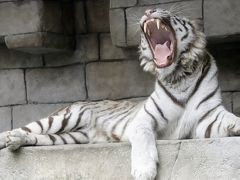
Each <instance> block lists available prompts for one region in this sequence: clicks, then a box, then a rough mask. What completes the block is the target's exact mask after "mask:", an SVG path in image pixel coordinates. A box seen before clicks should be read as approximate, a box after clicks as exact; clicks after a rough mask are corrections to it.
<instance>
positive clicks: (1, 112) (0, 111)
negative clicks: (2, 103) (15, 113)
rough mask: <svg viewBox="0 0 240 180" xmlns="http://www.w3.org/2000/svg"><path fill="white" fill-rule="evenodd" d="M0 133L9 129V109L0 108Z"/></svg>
mask: <svg viewBox="0 0 240 180" xmlns="http://www.w3.org/2000/svg"><path fill="white" fill-rule="evenodd" d="M0 117H1V118H0V124H1V126H0V132H2V131H7V130H10V129H11V126H12V125H11V107H1V108H0Z"/></svg>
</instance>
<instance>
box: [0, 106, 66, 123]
mask: <svg viewBox="0 0 240 180" xmlns="http://www.w3.org/2000/svg"><path fill="white" fill-rule="evenodd" d="M68 105H69V104H26V105H19V106H13V107H12V118H13V120H12V124H13V128H19V127H22V126H25V125H26V124H28V123H31V122H33V121H38V120H39V119H41V118H44V117H47V116H48V115H50V114H52V113H53V112H56V111H57V110H58V109H60V108H63V107H66V106H68ZM0 112H1V109H0ZM1 117H2V116H1ZM9 123H10V121H9Z"/></svg>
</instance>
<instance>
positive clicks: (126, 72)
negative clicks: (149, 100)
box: [86, 60, 154, 100]
mask: <svg viewBox="0 0 240 180" xmlns="http://www.w3.org/2000/svg"><path fill="white" fill-rule="evenodd" d="M86 83H87V89H88V95H89V98H90V99H92V100H98V99H121V98H129V97H139V96H147V95H149V94H150V93H151V92H152V91H153V87H154V78H153V76H151V75H150V74H149V73H144V72H143V71H142V69H141V68H140V67H139V62H138V61H134V60H130V61H118V62H100V63H99V62H97V63H90V64H88V65H87V68H86Z"/></svg>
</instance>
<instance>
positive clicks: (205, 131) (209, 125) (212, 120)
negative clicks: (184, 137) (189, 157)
mask: <svg viewBox="0 0 240 180" xmlns="http://www.w3.org/2000/svg"><path fill="white" fill-rule="evenodd" d="M228 136H240V118H239V117H237V116H235V115H234V114H232V113H230V112H228V111H227V110H226V109H225V108H223V107H219V108H218V109H216V110H215V111H214V112H213V113H212V114H210V115H208V116H206V118H204V119H201V121H199V123H198V125H197V128H196V137H197V138H218V137H228Z"/></svg>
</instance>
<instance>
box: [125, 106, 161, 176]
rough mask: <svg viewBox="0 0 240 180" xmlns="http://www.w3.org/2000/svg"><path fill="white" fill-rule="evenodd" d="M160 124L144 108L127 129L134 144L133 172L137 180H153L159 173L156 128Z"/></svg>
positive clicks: (132, 154) (132, 152)
mask: <svg viewBox="0 0 240 180" xmlns="http://www.w3.org/2000/svg"><path fill="white" fill-rule="evenodd" d="M158 126H159V124H158V122H157V121H156V119H154V118H153V116H151V115H150V114H147V113H146V111H144V109H142V110H140V111H139V113H138V114H137V115H136V117H135V118H134V119H133V121H132V122H131V123H130V125H129V128H128V129H127V136H128V138H129V141H130V143H131V146H132V151H131V160H132V161H131V168H132V170H131V174H132V176H133V177H134V179H135V180H153V179H154V178H155V177H156V175H157V163H158V152H157V147H156V130H157V129H158Z"/></svg>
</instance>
